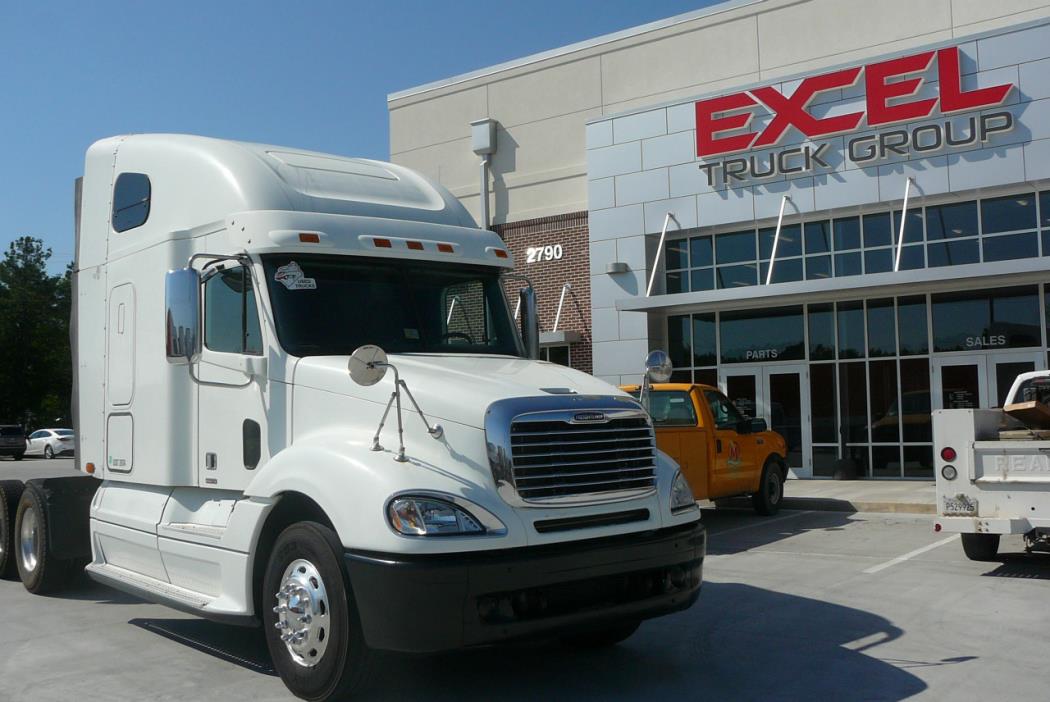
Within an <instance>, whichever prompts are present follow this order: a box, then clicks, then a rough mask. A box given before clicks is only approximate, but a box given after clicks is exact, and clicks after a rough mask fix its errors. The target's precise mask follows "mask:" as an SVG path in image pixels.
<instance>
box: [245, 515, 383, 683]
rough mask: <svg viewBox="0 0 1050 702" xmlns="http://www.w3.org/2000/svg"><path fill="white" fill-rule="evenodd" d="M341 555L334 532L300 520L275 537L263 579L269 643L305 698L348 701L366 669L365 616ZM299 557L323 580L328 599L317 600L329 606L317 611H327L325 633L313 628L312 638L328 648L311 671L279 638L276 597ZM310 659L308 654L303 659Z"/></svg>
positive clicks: (278, 666) (282, 673) (278, 665)
mask: <svg viewBox="0 0 1050 702" xmlns="http://www.w3.org/2000/svg"><path fill="white" fill-rule="evenodd" d="M342 554H343V548H342V546H341V545H340V543H339V539H338V538H337V537H336V535H335V532H333V531H332V530H331V529H329V528H328V527H326V526H324V525H322V524H318V523H316V522H300V523H298V524H293V525H292V526H290V527H288V528H287V529H285V530H284V531H283V532H281V535H280V536H278V537H277V541H276V542H275V543H274V545H273V549H272V551H271V552H270V557H269V562H268V563H267V566H266V572H265V574H264V575H263V590H262V595H263V596H262V599H261V602H262V605H261V607H260V609H261V610H262V611H261V615H262V616H261V618H262V621H263V627H264V629H265V636H266V645H267V647H268V648H269V649H270V657H271V658H272V659H273V665H274V668H276V669H277V673H278V674H279V675H280V676H281V680H282V681H283V682H284V684H285V686H287V688H288V689H289V690H290V691H291V692H292V694H294V695H295V696H296V697H300V698H302V699H304V700H313V701H319V700H333V699H345V698H346V697H347V696H349V695H350V694H351V693H352V692H353V691H354V690H355V689H356V688H357V687H359V686H360V684H361V682H362V681H363V680H364V677H365V674H366V672H367V669H368V664H369V659H370V657H371V652H370V651H369V649H368V645H367V644H366V643H365V639H364V635H363V633H362V631H361V618H360V617H359V616H358V613H357V605H356V604H355V602H354V596H353V592H352V590H351V588H350V579H349V578H348V577H347V573H346V569H345V568H344V567H343V564H342ZM300 559H302V560H305V561H308V562H309V563H310V564H312V565H313V567H314V568H315V569H316V571H317V573H318V574H319V575H320V577H321V581H322V582H321V584H322V585H323V590H324V591H325V597H324V598H323V600H319V601H323V602H324V603H325V604H324V606H323V607H318V608H317V610H316V611H317V612H324V613H325V616H327V621H328V627H327V628H325V629H324V633H323V634H321V633H320V629H319V628H314V629H311V633H310V635H309V640H318V641H325V640H326V641H325V643H324V645H325V646H326V648H325V649H324V650H323V651H322V652H321V656H320V658H319V659H318V660H317V661H316V662H313V663H311V665H310V667H308V666H307V665H304V664H303V663H299V662H297V661H296V659H295V658H294V657H293V653H292V651H291V650H290V648H289V645H286V644H285V642H284V641H282V640H281V636H282V633H281V630H278V629H277V624H278V622H279V615H278V613H277V612H275V611H274V606H275V605H277V604H279V600H278V599H277V597H276V596H275V593H278V591H280V590H282V588H283V587H284V586H285V572H286V571H287V570H288V569H289V568H290V567H291V565H292V563H293V562H294V561H296V560H300ZM286 616H288V617H289V618H290V617H291V615H286ZM315 616H317V614H316V612H315ZM307 626H308V627H309V626H310V625H309V624H308V625H307ZM315 626H316V625H315ZM317 636H322V637H323V638H320V639H318V638H316V637H317ZM307 648H309V647H307ZM309 655H311V654H310V653H308V652H307V653H306V654H305V655H304V656H303V658H304V660H306V659H307V658H306V656H309Z"/></svg>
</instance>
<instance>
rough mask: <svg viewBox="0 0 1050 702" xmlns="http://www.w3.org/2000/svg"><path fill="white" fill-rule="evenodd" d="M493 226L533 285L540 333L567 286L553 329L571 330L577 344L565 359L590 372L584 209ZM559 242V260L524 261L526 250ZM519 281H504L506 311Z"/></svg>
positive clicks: (551, 320) (513, 302)
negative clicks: (505, 284) (567, 284)
mask: <svg viewBox="0 0 1050 702" xmlns="http://www.w3.org/2000/svg"><path fill="white" fill-rule="evenodd" d="M493 229H494V230H495V231H496V232H497V233H498V234H499V235H500V236H501V237H503V240H504V241H505V242H506V243H507V248H508V249H510V252H511V253H512V254H513V255H514V266H515V270H517V272H519V273H521V274H523V275H526V276H528V277H529V279H530V280H531V281H532V285H533V287H534V288H535V289H536V298H537V302H538V304H539V312H540V314H539V317H540V320H539V321H540V331H541V332H549V331H551V330H552V329H553V327H554V318H555V316H556V315H557V312H558V299H559V298H560V296H561V289H562V286H563V285H564V284H565V283H569V285H570V286H572V289H571V290H570V291H569V292H568V293H566V295H565V304H564V305H563V307H562V311H561V320H560V321H559V323H558V331H577V332H579V333H580V336H581V340H580V342H579V343H575V344H571V345H570V347H569V359H570V363H571V365H572V367H573V368H576V369H578V370H582V371H584V372H585V373H590V372H592V368H593V363H592V359H591V287H590V277H589V265H590V264H589V253H590V249H589V245H588V234H587V213H586V212H576V213H573V214H566V215H557V216H553V217H541V218H539V219H529V220H523V221H520V222H508V223H507V224H498V225H496V226H494V227H493ZM555 245H560V246H561V258H560V259H557V260H546V257H545V256H543V255H542V254H541V255H540V256H538V257H536V258H537V259H538V260H535V261H534V262H533V263H529V262H528V249H530V248H539V249H540V250H541V251H542V250H543V247H546V246H551V247H553V246H555ZM519 287H520V282H518V281H510V284H509V285H508V288H507V292H508V295H507V299H508V300H510V304H511V309H512V310H513V309H514V306H515V305H516V304H517V295H518V289H519Z"/></svg>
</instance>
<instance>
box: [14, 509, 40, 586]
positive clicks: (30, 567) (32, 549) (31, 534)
mask: <svg viewBox="0 0 1050 702" xmlns="http://www.w3.org/2000/svg"><path fill="white" fill-rule="evenodd" d="M37 533H38V530H37V524H36V509H34V508H32V507H27V508H26V511H25V512H22V527H21V529H19V532H18V544H19V551H20V554H21V556H22V568H24V569H25V571H26V572H27V573H30V572H32V571H34V570H36V566H37V557H36V539H37Z"/></svg>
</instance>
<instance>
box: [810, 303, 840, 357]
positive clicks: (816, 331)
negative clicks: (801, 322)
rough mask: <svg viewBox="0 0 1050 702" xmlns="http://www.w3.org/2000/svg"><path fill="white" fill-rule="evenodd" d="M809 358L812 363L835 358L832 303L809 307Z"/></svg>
mask: <svg viewBox="0 0 1050 702" xmlns="http://www.w3.org/2000/svg"><path fill="white" fill-rule="evenodd" d="M809 358H810V360H811V361H827V360H831V359H833V358H835V313H834V308H833V307H832V304H831V303H830V302H828V303H826V304H822V305H810V306H809Z"/></svg>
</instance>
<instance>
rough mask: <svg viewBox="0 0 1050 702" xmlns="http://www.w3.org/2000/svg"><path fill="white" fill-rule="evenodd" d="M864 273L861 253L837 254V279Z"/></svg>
mask: <svg viewBox="0 0 1050 702" xmlns="http://www.w3.org/2000/svg"><path fill="white" fill-rule="evenodd" d="M862 272H863V266H862V264H861V258H860V253H844V254H835V277H837V278H841V277H843V276H847V275H860V274H861V273H862Z"/></svg>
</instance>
